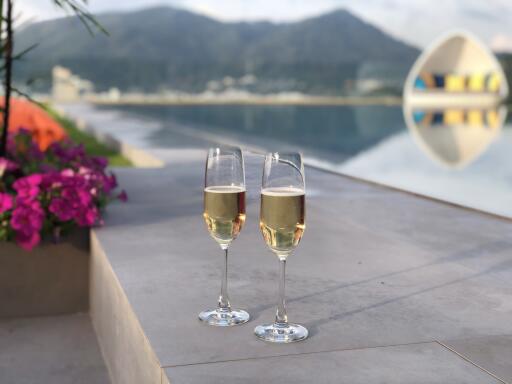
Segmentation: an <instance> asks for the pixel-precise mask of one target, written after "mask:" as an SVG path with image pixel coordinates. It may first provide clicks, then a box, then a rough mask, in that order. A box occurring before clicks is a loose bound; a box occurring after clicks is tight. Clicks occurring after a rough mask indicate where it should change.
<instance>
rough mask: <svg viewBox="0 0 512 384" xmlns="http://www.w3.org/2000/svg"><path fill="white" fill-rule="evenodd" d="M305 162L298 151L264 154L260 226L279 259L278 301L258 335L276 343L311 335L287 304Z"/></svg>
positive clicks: (299, 229) (301, 208)
mask: <svg viewBox="0 0 512 384" xmlns="http://www.w3.org/2000/svg"><path fill="white" fill-rule="evenodd" d="M304 218H305V182H304V165H303V163H302V157H301V155H300V154H299V153H269V154H267V155H266V157H265V164H264V169H263V180H262V188H261V207H260V229H261V232H262V234H263V238H264V239H265V242H266V243H267V245H268V247H269V248H270V250H271V251H272V252H274V253H275V254H276V256H277V257H278V259H279V269H280V280H279V301H278V304H277V311H276V319H275V321H274V323H273V324H264V325H259V326H257V327H256V328H255V329H254V333H255V334H256V336H257V337H258V338H260V339H262V340H266V341H270V342H274V343H291V342H294V341H300V340H304V339H305V338H306V337H308V330H307V329H306V328H305V327H303V326H302V325H299V324H293V323H289V322H288V317H287V315H286V304H285V293H284V287H285V267H286V260H287V258H288V256H289V255H290V254H291V253H292V251H293V250H294V249H295V247H297V245H298V244H299V241H300V239H301V237H302V234H303V233H304V229H305V224H304Z"/></svg>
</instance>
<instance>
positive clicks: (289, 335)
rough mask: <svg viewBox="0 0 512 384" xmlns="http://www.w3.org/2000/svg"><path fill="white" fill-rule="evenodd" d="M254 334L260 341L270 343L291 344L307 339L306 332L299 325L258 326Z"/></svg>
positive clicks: (275, 324)
mask: <svg viewBox="0 0 512 384" xmlns="http://www.w3.org/2000/svg"><path fill="white" fill-rule="evenodd" d="M254 334H255V335H256V336H257V337H258V338H259V339H261V340H265V341H270V342H272V343H293V342H294V341H301V340H304V339H305V338H307V337H308V330H307V329H306V328H305V327H303V326H302V325H299V324H292V323H273V324H264V325H258V326H257V327H256V328H254Z"/></svg>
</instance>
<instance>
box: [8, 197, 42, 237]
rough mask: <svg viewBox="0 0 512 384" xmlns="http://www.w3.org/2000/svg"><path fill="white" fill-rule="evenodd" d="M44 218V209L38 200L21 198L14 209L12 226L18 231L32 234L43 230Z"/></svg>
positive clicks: (27, 234) (28, 234)
mask: <svg viewBox="0 0 512 384" xmlns="http://www.w3.org/2000/svg"><path fill="white" fill-rule="evenodd" d="M43 219H44V211H43V209H42V208H41V205H40V204H39V202H38V201H24V200H20V201H19V202H17V206H16V208H15V209H14V211H12V217H11V227H12V229H14V230H15V231H16V232H17V233H20V232H21V233H23V234H24V235H26V236H30V235H32V234H33V233H34V232H39V231H40V230H41V228H42V226H43Z"/></svg>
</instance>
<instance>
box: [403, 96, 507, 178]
mask: <svg viewBox="0 0 512 384" xmlns="http://www.w3.org/2000/svg"><path fill="white" fill-rule="evenodd" d="M404 116H405V122H406V125H407V128H408V129H409V132H410V133H411V135H412V137H413V138H414V141H415V142H416V144H417V145H418V147H419V148H420V149H421V150H422V151H423V152H424V153H426V154H427V155H428V156H429V157H430V158H431V159H433V160H434V161H435V162H436V163H438V164H441V165H442V166H445V167H448V168H452V169H462V168H465V167H466V166H468V165H469V164H471V163H472V162H473V161H475V160H476V159H477V158H478V157H480V156H481V155H482V154H483V153H484V152H485V151H486V150H487V149H488V148H489V145H490V144H491V143H492V142H493V141H494V140H496V138H498V137H499V135H500V133H501V130H502V128H503V124H504V123H505V120H506V117H507V109H506V108H505V107H504V106H494V107H489V108H482V109H476V108H453V107H451V108H429V109H425V108H417V107H413V106H410V105H406V106H404Z"/></svg>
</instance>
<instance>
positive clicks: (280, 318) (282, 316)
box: [276, 257, 288, 324]
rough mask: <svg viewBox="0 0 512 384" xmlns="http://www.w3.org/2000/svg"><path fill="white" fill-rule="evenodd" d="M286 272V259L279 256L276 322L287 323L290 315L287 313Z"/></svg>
mask: <svg viewBox="0 0 512 384" xmlns="http://www.w3.org/2000/svg"><path fill="white" fill-rule="evenodd" d="M285 272H286V259H285V258H281V257H280V258H279V275H280V276H279V301H278V302H277V311H276V323H278V324H287V323H288V316H287V315H286V302H285V293H284V288H285Z"/></svg>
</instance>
